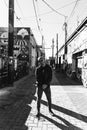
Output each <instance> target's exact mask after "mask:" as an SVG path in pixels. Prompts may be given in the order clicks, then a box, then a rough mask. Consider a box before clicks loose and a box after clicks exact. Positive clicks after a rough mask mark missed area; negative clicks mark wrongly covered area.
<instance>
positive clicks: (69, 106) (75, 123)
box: [0, 72, 87, 130]
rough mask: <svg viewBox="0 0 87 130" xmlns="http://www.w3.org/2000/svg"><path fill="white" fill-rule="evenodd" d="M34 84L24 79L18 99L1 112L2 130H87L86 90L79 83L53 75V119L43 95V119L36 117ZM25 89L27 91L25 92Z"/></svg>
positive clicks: (17, 93)
mask: <svg viewBox="0 0 87 130" xmlns="http://www.w3.org/2000/svg"><path fill="white" fill-rule="evenodd" d="M33 83H34V77H33V76H32V77H31V78H30V80H29V77H25V78H24V79H23V80H22V81H21V82H20V83H18V86H20V87H19V88H20V89H18V91H16V90H15V94H16V96H17V98H16V99H15V96H14V99H15V100H14V103H13V104H12V105H9V106H7V107H6V108H5V109H2V108H1V109H0V130H87V89H86V88H83V86H82V85H81V84H80V83H78V82H77V81H76V82H74V81H72V80H70V79H68V78H67V77H66V76H64V75H61V73H60V74H55V72H54V73H53V80H52V83H51V92H52V109H53V111H54V113H55V115H54V116H53V117H52V116H51V115H50V114H49V111H48V107H47V100H46V97H45V95H44V94H43V97H42V101H41V103H42V104H41V118H40V120H38V119H37V118H36V116H35V115H36V113H37V110H36V97H37V95H36V93H35V89H36V88H35V87H34V86H33ZM24 86H25V88H26V89H22V90H23V91H22V90H21V88H23V87H24ZM28 88H29V89H28ZM20 90H21V92H19V91H20ZM24 93H25V94H24ZM23 94H24V96H23ZM18 97H19V99H18Z"/></svg>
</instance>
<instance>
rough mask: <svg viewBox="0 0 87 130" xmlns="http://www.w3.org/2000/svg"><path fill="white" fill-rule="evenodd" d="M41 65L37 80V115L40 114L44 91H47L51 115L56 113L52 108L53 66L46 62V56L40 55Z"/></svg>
mask: <svg viewBox="0 0 87 130" xmlns="http://www.w3.org/2000/svg"><path fill="white" fill-rule="evenodd" d="M38 62H39V66H38V67H37V69H36V82H37V88H38V90H37V117H39V116H40V101H41V97H42V94H43V92H45V94H46V97H47V100H48V106H49V112H50V114H51V115H53V114H54V113H53V112H52V110H51V90H50V82H51V80H52V69H51V67H50V66H49V65H48V64H46V61H45V58H44V57H40V58H39V59H38Z"/></svg>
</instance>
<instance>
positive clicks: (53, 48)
mask: <svg viewBox="0 0 87 130" xmlns="http://www.w3.org/2000/svg"><path fill="white" fill-rule="evenodd" d="M53 57H54V39H52V58H53Z"/></svg>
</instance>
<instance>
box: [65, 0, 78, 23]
mask: <svg viewBox="0 0 87 130" xmlns="http://www.w3.org/2000/svg"><path fill="white" fill-rule="evenodd" d="M78 2H79V0H76V3H75V5H74V7H73V10H72V12H71V14H70V16H69V18H68V20H67V22H69V20H70V18H71V17H72V15H73V13H74V10H75V8H76V6H77V4H78Z"/></svg>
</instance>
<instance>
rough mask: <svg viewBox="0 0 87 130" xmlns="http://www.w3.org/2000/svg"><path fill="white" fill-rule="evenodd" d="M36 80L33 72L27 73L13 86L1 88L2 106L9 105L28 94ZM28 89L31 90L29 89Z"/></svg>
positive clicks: (0, 104) (0, 100) (0, 106)
mask: <svg viewBox="0 0 87 130" xmlns="http://www.w3.org/2000/svg"><path fill="white" fill-rule="evenodd" d="M31 79H32V80H31ZM27 80H28V83H26V81H27ZM34 80H35V77H34V76H33V75H32V74H31V75H27V76H25V77H23V78H21V79H19V80H17V81H15V82H14V84H13V86H10V87H5V88H2V89H0V108H4V107H8V106H9V105H11V104H12V103H14V102H16V101H17V100H19V99H21V98H23V97H24V96H25V95H27V94H28V93H29V91H30V92H31V88H30V87H31V86H32V85H33V83H34V82H35V81H34ZM25 84H26V85H25ZM24 86H25V87H24ZM27 89H28V90H29V91H27Z"/></svg>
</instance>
